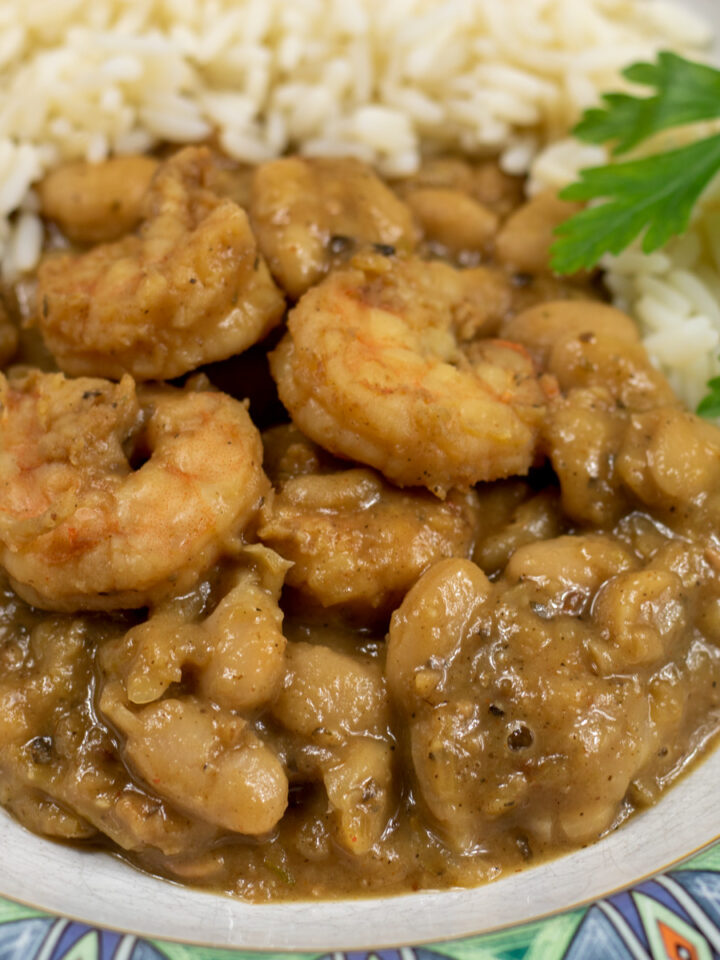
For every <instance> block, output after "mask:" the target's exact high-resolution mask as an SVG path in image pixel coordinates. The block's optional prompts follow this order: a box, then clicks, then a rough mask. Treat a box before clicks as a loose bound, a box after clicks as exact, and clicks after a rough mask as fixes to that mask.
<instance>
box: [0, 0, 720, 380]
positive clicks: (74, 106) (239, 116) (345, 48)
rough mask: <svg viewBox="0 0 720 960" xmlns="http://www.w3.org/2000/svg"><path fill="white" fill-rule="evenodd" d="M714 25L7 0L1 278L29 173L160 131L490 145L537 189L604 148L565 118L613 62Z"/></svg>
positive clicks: (428, 7)
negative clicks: (584, 141) (574, 131)
mask: <svg viewBox="0 0 720 960" xmlns="http://www.w3.org/2000/svg"><path fill="white" fill-rule="evenodd" d="M710 40H711V37H710V32H709V30H708V29H707V27H706V26H705V25H704V24H703V23H702V22H700V21H699V20H698V19H697V18H696V17H695V16H693V15H691V14H690V13H688V12H687V11H686V10H684V9H683V7H682V5H681V4H679V3H670V2H667V0H92V2H88V0H23V2H22V3H18V2H14V0H0V259H1V260H2V270H3V274H4V276H5V277H6V278H12V277H13V276H16V275H17V274H18V273H20V272H22V271H25V270H30V269H32V267H33V266H34V265H35V264H36V262H37V259H38V257H39V254H40V249H41V243H42V230H41V227H40V224H39V221H38V220H37V219H36V217H35V215H34V208H35V200H34V197H33V194H32V184H33V183H34V182H35V181H37V180H38V179H39V178H40V177H41V176H42V175H43V173H44V172H45V171H47V170H48V169H50V168H51V167H53V166H55V165H57V164H58V163H59V162H61V161H65V160H71V159H78V158H86V159H88V160H91V161H98V160H101V159H103V158H104V157H106V156H108V155H109V154H113V153H131V152H138V151H144V150H149V149H151V148H152V147H153V146H154V145H156V144H157V143H158V142H159V141H162V140H167V141H171V142H191V141H199V140H204V139H205V138H207V137H208V136H209V135H210V134H212V133H214V134H216V135H217V137H218V140H219V142H220V144H221V146H222V147H223V148H224V149H225V150H226V151H227V153H228V154H230V155H231V156H233V157H235V158H236V159H238V160H243V161H248V162H253V163H254V162H258V161H262V160H266V159H268V158H270V157H273V156H277V155H278V154H281V153H283V152H284V151H286V150H288V149H295V150H300V151H301V152H305V153H308V154H323V155H340V154H351V155H354V156H357V157H360V158H361V159H364V160H367V161H369V162H372V163H374V164H377V165H378V166H379V167H380V169H381V170H383V171H384V172H385V173H388V174H403V173H408V172H411V171H413V170H414V169H415V168H416V167H417V165H418V162H419V159H420V152H421V149H424V148H427V147H430V148H435V149H451V150H452V149H459V150H463V151H469V152H474V153H480V154H483V153H497V152H498V151H500V152H501V154H502V162H503V165H504V166H505V168H506V169H507V170H508V171H511V172H513V173H525V172H528V171H530V172H531V178H530V189H531V190H536V189H540V188H542V187H546V186H554V187H558V186H561V185H563V184H565V183H567V182H568V181H570V180H572V179H573V178H574V175H575V173H576V171H577V170H578V168H579V167H582V166H587V165H592V164H594V163H598V162H602V160H603V159H604V156H605V154H604V152H603V151H602V150H599V149H597V148H592V147H591V148H588V147H582V146H580V145H579V144H577V143H575V142H574V141H570V140H568V139H567V131H568V129H569V128H570V126H571V125H572V124H573V123H574V122H575V121H576V120H577V119H578V117H579V115H580V113H581V112H582V110H583V109H584V108H585V107H587V106H588V105H590V104H592V103H593V102H595V101H596V100H597V97H598V95H599V93H600V92H602V91H604V90H607V89H613V88H617V87H618V86H619V85H620V83H621V81H620V78H619V76H618V72H619V70H620V69H621V68H622V67H624V66H625V65H627V64H628V63H631V62H633V61H635V60H638V59H647V58H651V57H653V56H654V54H655V53H656V52H657V51H658V50H660V49H664V48H668V47H672V48H673V49H675V50H679V51H680V52H684V53H687V54H691V55H696V56H697V55H699V54H700V53H701V51H702V50H703V49H705V47H706V46H707V45H708V44H709V42H710ZM714 237H715V240H714V241H713V243H714V247H713V243H710V241H709V240H707V238H705V240H704V245H703V248H702V249H703V252H702V258H701V259H700V260H692V262H690V263H684V265H683V267H684V269H687V268H690V269H692V270H695V268H696V267H697V266H703V268H707V269H708V270H710V271H715V272H714V273H712V282H711V278H710V275H709V274H708V275H707V276H706V277H704V279H702V280H700V281H699V282H700V284H701V285H702V286H703V289H705V288H706V287H707V292H708V293H711V292H712V290H711V288H712V286H713V283H714V281H715V279H716V277H717V270H716V266H717V262H718V261H717V258H716V257H715V255H714V254H713V257H714V259H712V260H708V259H707V256H706V253H707V251H708V250H709V249H710V248H711V247H712V248H713V249H714V250H715V251H716V252H717V251H719V250H720V228H718V230H716V232H715V234H714ZM686 259H687V257H686ZM627 262H630V261H627ZM649 262H653V261H649ZM638 263H640V261H638ZM639 269H640V270H641V272H643V273H644V274H645V273H648V272H649V270H650V268H649V267H648V265H647V262H645V261H642V266H641V267H639ZM623 271H624V272H623ZM652 275H653V276H654V277H656V279H658V281H661V282H662V283H664V284H665V285H666V286H667V285H669V287H670V288H671V289H672V291H673V293H674V295H675V300H674V302H675V303H676V304H677V303H678V300H677V298H678V297H679V296H683V297H685V298H686V299H687V301H688V303H690V302H691V301H692V304H694V305H695V306H692V307H688V313H687V316H688V317H689V318H690V319H692V320H693V321H697V323H696V327H697V330H696V339H697V342H698V343H700V342H702V343H703V344H704V345H706V344H707V343H709V342H710V337H711V333H712V332H713V331H714V333H715V334H717V332H718V330H719V329H720V327H718V323H717V316H716V315H714V314H713V315H712V316H711V315H710V314H712V311H711V310H709V307H708V303H707V301H706V299H705V298H704V297H703V295H702V293H701V292H700V289H699V288H692V289H691V287H690V285H689V284H688V281H687V277H685V278H684V279H683V277H678V276H677V275H674V274H673V267H672V264H668V266H667V270H665V272H663V271H661V270H658V271H655V273H653V274H652ZM671 275H672V276H674V279H672V280H670V279H668V278H669V277H670V276H671ZM623 278H624V279H623ZM612 282H613V283H615V284H616V286H617V287H618V291H619V292H618V296H622V297H624V298H626V299H627V300H628V302H629V303H630V304H631V305H633V306H634V305H635V303H636V302H638V303H639V301H640V300H641V299H643V298H644V299H643V315H644V314H645V313H647V315H648V316H650V315H651V314H652V309H651V307H652V305H653V304H654V303H663V302H664V301H663V299H662V296H661V291H660V289H659V288H657V287H654V288H652V290H651V292H642V291H640V288H638V289H637V291H636V290H635V288H634V287H633V283H634V281H631V280H629V279H628V273H627V268H626V267H624V266H623V263H619V264H618V265H615V266H614V267H613V272H612ZM621 288H622V289H621ZM648 302H649V303H650V308H648ZM683 302H684V301H683ZM648 310H649V312H648ZM693 311H694V312H693ZM652 315H653V316H654V314H652ZM645 322H646V323H648V322H649V321H645ZM703 323H705V324H707V328H705V327H703V326H702V324H703ZM648 330H650V326H648ZM693 330H695V327H693ZM683 333H684V334H685V333H688V328H687V327H686V326H684V327H683ZM662 336H663V331H661V330H655V331H654V332H652V333H650V334H649V337H650V339H649V344H650V345H651V346H652V348H653V349H654V350H655V351H656V356H657V357H658V358H659V359H662V357H664V356H666V355H667V356H669V355H670V354H671V352H672V351H671V349H670V348H669V347H667V348H666V346H665V341H664V340H662ZM688 336H689V333H688ZM693 336H695V334H693ZM652 337H655V340H653V339H652ZM658 338H660V339H658ZM704 349H705V350H706V351H707V346H704ZM712 349H713V350H714V349H715V346H714V345H713V347H712ZM712 362H714V361H712ZM687 364H688V365H687V367H686V368H683V369H687V370H688V371H689V369H690V361H689V360H688V361H687ZM708 369H710V366H709V367H708ZM703 370H704V368H703ZM712 370H714V367H712ZM678 376H679V374H678ZM683 376H684V374H683Z"/></svg>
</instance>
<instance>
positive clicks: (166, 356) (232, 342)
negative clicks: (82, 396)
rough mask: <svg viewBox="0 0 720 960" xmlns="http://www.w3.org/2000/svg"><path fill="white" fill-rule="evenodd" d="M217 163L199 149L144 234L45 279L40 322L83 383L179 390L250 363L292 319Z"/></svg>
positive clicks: (166, 178) (164, 190) (154, 188)
mask: <svg viewBox="0 0 720 960" xmlns="http://www.w3.org/2000/svg"><path fill="white" fill-rule="evenodd" d="M211 164H212V161H211V155H210V152H209V151H208V150H207V149H205V148H200V147H188V148H187V149H185V150H182V151H180V153H178V154H176V155H175V156H174V157H172V158H171V159H170V160H168V161H167V162H166V163H164V164H163V165H162V166H161V167H160V168H159V170H158V172H157V174H156V176H155V178H154V180H153V183H152V185H151V187H150V189H149V190H148V192H147V193H146V195H145V199H144V201H143V222H142V225H141V227H140V229H139V232H138V233H137V234H131V235H128V236H126V237H124V238H123V239H121V240H118V241H117V242H115V243H109V244H102V245H100V246H98V247H95V248H93V249H92V250H90V251H88V252H87V253H82V254H62V255H59V256H49V257H47V258H46V259H45V261H44V262H43V263H42V264H41V266H40V269H39V271H38V279H39V288H38V304H39V307H40V309H39V318H38V319H39V323H40V327H41V329H42V332H43V335H44V336H45V339H46V341H47V344H48V346H49V348H50V350H51V351H52V353H53V354H54V356H55V359H56V360H57V362H58V365H59V366H60V367H61V369H63V370H64V371H66V372H67V373H72V374H76V375H78V374H86V375H90V376H106V377H114V378H119V377H121V376H122V374H123V373H128V372H129V373H131V374H132V375H133V376H134V377H135V378H136V379H138V380H153V379H158V380H161V379H169V378H172V377H177V376H179V375H180V374H183V373H186V372H187V371H188V370H192V369H194V368H195V367H197V366H199V365H200V364H203V363H208V362H210V361H213V360H221V359H224V358H225V357H229V356H232V355H233V354H236V353H240V352H241V351H243V350H245V349H246V348H247V347H250V346H251V345H252V344H253V343H256V342H257V341H258V340H260V339H262V337H264V336H265V334H266V333H267V332H268V331H269V330H270V329H271V328H272V327H274V326H275V325H276V324H277V323H278V322H279V320H280V318H281V317H282V314H283V311H284V308H285V303H284V300H283V297H282V296H281V294H280V292H279V291H278V289H277V288H276V287H275V284H274V283H273V281H272V278H271V277H270V274H269V272H268V269H267V266H266V264H265V261H264V260H263V258H262V257H261V255H260V253H259V251H258V248H257V244H256V243H255V238H254V237H253V235H252V232H251V230H250V225H249V223H248V218H247V215H246V214H245V212H244V211H243V210H242V209H241V208H240V207H239V206H237V204H235V203H233V202H232V201H231V200H227V199H225V200H223V199H221V198H220V197H218V196H217V195H216V194H215V193H214V192H213V191H212V190H210V189H209V188H208V182H209V181H211Z"/></svg>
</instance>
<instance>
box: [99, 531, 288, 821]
mask: <svg viewBox="0 0 720 960" xmlns="http://www.w3.org/2000/svg"><path fill="white" fill-rule="evenodd" d="M245 559H246V560H247V561H249V565H242V566H238V567H237V568H236V569H235V570H234V572H233V573H232V576H231V582H230V587H229V589H228V590H227V592H226V593H225V595H224V596H223V597H222V599H221V600H220V602H219V603H218V604H217V606H216V607H215V609H214V610H212V611H211V612H210V613H209V614H207V615H205V616H204V617H203V615H202V614H203V611H202V610H200V611H198V610H197V609H196V608H197V607H198V606H200V607H202V606H203V605H207V603H208V594H207V592H206V591H205V590H204V589H200V590H199V591H197V592H196V594H195V595H190V596H185V597H181V598H179V599H176V600H173V601H169V602H167V603H165V604H163V605H162V606H161V607H160V608H159V609H158V610H157V611H155V612H153V614H152V615H151V616H150V618H149V619H148V620H147V621H146V622H145V623H143V624H140V625H139V626H137V627H134V628H133V629H132V630H130V631H129V632H128V633H127V634H126V635H125V636H124V637H122V638H121V639H119V640H117V641H114V642H112V643H110V644H106V645H105V647H104V648H103V650H102V653H101V667H102V674H103V678H104V684H103V687H102V692H101V695H100V701H99V703H100V709H101V710H102V711H103V713H105V715H106V716H107V717H108V718H109V719H110V720H111V721H112V723H113V724H114V725H115V726H116V727H117V729H118V730H119V731H120V733H121V734H123V736H124V738H125V739H124V742H123V744H122V754H123V757H124V759H125V760H126V761H127V763H128V764H129V765H130V767H131V768H132V769H133V770H134V772H135V773H136V775H138V776H140V777H141V778H142V779H143V780H145V781H146V782H147V784H148V786H149V787H150V789H151V790H152V791H153V792H155V793H157V794H159V795H160V796H161V797H163V798H165V799H167V800H169V801H171V802H172V803H173V804H175V805H176V806H177V807H179V808H180V809H181V810H185V811H187V812H188V813H191V814H194V815H195V816H198V817H200V818H201V819H202V820H206V821H208V822H210V823H211V824H214V825H215V826H219V827H222V828H225V829H228V830H233V831H235V832H237V833H244V834H260V833H266V832H267V831H268V830H270V829H272V828H273V827H274V826H275V824H276V823H277V822H278V821H279V820H280V818H281V817H282V815H283V813H284V811H285V807H286V805H287V793H288V783H287V777H286V775H285V771H284V769H283V765H282V763H281V761H280V760H279V758H278V756H277V755H276V753H275V752H274V751H273V750H272V749H271V748H270V747H269V746H268V745H266V744H265V743H264V742H263V740H262V739H261V738H260V736H259V735H258V732H257V731H256V730H255V729H254V727H253V725H252V723H251V722H250V720H249V719H248V717H247V716H245V717H243V716H242V715H241V713H244V714H246V715H247V714H248V713H249V712H250V711H253V710H256V709H257V708H259V707H262V706H264V705H266V704H267V703H268V702H270V701H271V700H272V699H274V698H275V696H276V694H277V692H278V690H279V687H280V684H281V682H282V679H283V676H284V673H285V664H284V651H285V638H284V636H283V634H282V631H281V623H282V613H281V611H280V608H279V606H278V598H279V595H280V588H281V586H282V580H283V575H284V572H285V569H286V568H287V564H286V563H285V562H284V561H283V560H282V559H281V558H280V557H278V556H277V555H276V554H273V552H272V551H271V550H267V549H266V548H264V547H260V546H255V547H248V548H247V550H246V552H245ZM181 682H182V684H183V686H182V693H181V694H180V695H178V694H174V695H173V694H169V693H168V687H170V685H171V684H173V683H175V684H180V683H181ZM176 689H177V688H176ZM209 705H210V708H209Z"/></svg>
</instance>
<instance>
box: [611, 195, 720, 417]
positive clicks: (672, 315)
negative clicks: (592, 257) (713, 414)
mask: <svg viewBox="0 0 720 960" xmlns="http://www.w3.org/2000/svg"><path fill="white" fill-rule="evenodd" d="M605 266H606V270H607V273H606V282H607V284H608V286H609V288H610V290H611V292H612V293H613V296H614V299H615V302H616V304H617V305H618V306H619V307H620V308H621V309H623V310H627V311H628V312H629V313H631V314H632V315H633V316H634V317H635V319H636V320H637V321H638V323H639V325H640V329H641V330H642V332H643V340H644V343H645V346H646V347H647V350H648V352H649V353H650V356H651V357H652V358H653V360H654V361H655V362H656V363H657V365H658V366H659V367H660V369H661V370H663V371H664V373H665V374H666V375H667V377H668V379H669V380H670V382H671V383H672V385H673V387H674V388H675V390H676V392H677V393H678V394H679V395H680V396H681V397H682V398H683V399H684V400H685V402H686V403H687V404H688V406H689V407H691V408H694V407H696V406H697V404H698V402H699V401H700V399H701V398H702V397H703V395H704V394H705V393H706V383H707V381H708V380H709V379H710V378H711V377H717V376H720V179H719V180H716V181H715V182H714V183H713V184H712V185H711V186H710V188H709V189H708V190H707V191H706V193H705V195H704V197H703V198H702V200H701V202H700V204H699V205H698V207H697V208H696V210H695V213H694V216H693V221H692V223H691V225H690V229H689V230H688V232H687V233H686V234H685V235H684V236H682V237H678V238H676V239H673V240H671V241H670V243H669V244H668V245H667V246H666V247H665V248H664V249H663V250H662V252H658V253H654V254H652V255H650V256H645V255H643V253H642V252H641V251H640V246H639V243H636V244H634V245H633V246H632V247H631V248H630V249H628V250H626V251H625V252H624V253H622V254H621V255H620V256H619V257H608V258H607V259H606V262H605Z"/></svg>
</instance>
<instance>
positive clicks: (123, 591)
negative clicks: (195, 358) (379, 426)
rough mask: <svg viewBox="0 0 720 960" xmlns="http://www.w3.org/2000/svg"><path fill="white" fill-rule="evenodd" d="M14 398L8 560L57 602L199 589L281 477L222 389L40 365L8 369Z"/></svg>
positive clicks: (93, 605)
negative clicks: (270, 481) (273, 473)
mask: <svg viewBox="0 0 720 960" xmlns="http://www.w3.org/2000/svg"><path fill="white" fill-rule="evenodd" d="M0 403H1V404H2V413H1V414H0V492H1V495H0V563H2V565H3V566H4V567H5V569H6V570H7V572H8V574H9V576H10V578H11V580H12V583H13V586H14V588H15V589H16V590H17V592H18V593H19V594H20V596H22V597H23V599H25V600H27V601H28V602H29V603H32V604H34V605H35V606H38V607H42V608H44V609H51V610H71V611H72V610H78V609H88V610H111V609H118V608H131V607H141V606H144V605H146V604H147V603H150V602H154V601H157V600H158V599H159V598H161V597H163V596H167V595H168V594H171V593H176V592H179V591H182V590H183V589H187V588H189V587H190V586H192V585H193V584H194V582H195V581H196V579H197V577H198V575H199V573H200V572H202V571H203V570H204V569H206V568H207V567H208V566H209V565H210V564H211V563H213V562H214V560H215V559H216V558H217V557H218V556H219V555H220V554H221V553H222V552H223V550H224V549H225V545H226V543H227V542H228V541H229V540H230V539H231V538H232V537H233V536H234V535H236V534H237V532H238V531H241V530H242V529H243V527H244V526H245V524H246V523H247V522H248V521H249V519H250V518H251V517H252V516H253V515H254V513H255V511H256V510H257V508H258V507H259V504H260V501H261V499H262V496H263V495H264V493H265V491H266V488H267V479H266V477H265V475H264V473H263V471H262V467H261V462H262V446H261V441H260V436H259V434H258V432H257V430H256V429H255V427H254V426H253V424H252V422H251V420H250V417H249V415H248V413H247V410H246V409H245V407H244V406H243V405H242V404H241V403H238V402H237V401H236V400H233V399H231V398H230V397H228V396H226V395H224V394H221V393H215V392H212V391H207V392H184V391H181V390H176V389H173V388H170V387H163V388H161V387H155V388H143V389H137V388H136V386H135V384H134V383H133V381H132V379H131V378H130V377H124V378H123V379H122V381H121V382H120V383H119V384H113V383H110V382H108V381H106V380H100V379H91V378H86V377H82V378H79V379H77V380H67V379H66V378H65V377H64V376H63V375H62V374H43V373H39V372H37V371H35V372H32V373H30V374H28V375H26V376H25V377H22V378H18V379H12V380H7V379H6V378H5V377H0ZM143 460H144V462H142V461H143ZM133 463H135V464H138V463H140V465H139V467H138V469H133V465H132V464H133Z"/></svg>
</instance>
